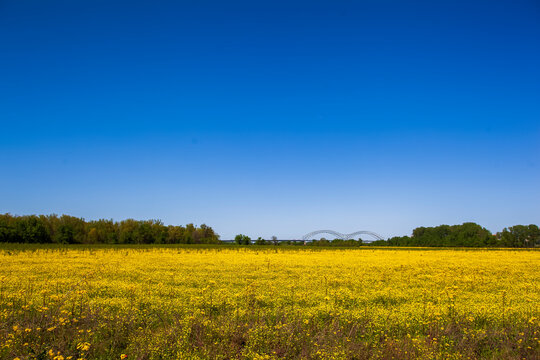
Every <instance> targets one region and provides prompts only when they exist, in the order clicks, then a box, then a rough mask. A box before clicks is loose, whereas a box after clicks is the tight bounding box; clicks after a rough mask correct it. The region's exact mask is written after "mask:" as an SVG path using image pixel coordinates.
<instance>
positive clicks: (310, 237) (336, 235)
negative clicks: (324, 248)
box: [302, 230, 384, 242]
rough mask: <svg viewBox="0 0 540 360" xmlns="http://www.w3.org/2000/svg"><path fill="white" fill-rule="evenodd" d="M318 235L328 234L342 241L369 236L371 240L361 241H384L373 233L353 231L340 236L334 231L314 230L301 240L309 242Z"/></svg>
mask: <svg viewBox="0 0 540 360" xmlns="http://www.w3.org/2000/svg"><path fill="white" fill-rule="evenodd" d="M320 234H329V235H332V236H335V238H336V239H342V240H354V239H355V238H356V237H357V236H359V235H369V236H370V237H372V239H366V240H364V239H362V240H364V241H365V242H371V241H374V240H384V238H383V237H382V236H381V235H379V234H377V233H375V232H373V231H367V230H361V231H355V232H353V233H350V234H342V233H339V232H337V231H334V230H316V231H312V232H310V233H307V234H306V235H304V236H302V240H303V241H309V240H311V239H313V238H314V236H315V235H320Z"/></svg>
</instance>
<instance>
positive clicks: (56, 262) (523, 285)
mask: <svg viewBox="0 0 540 360" xmlns="http://www.w3.org/2000/svg"><path fill="white" fill-rule="evenodd" d="M539 265H540V251H534V250H530V251H517V250H447V249H445V250H431V249H429V250H428V249H424V250H418V249H375V248H367V247H366V248H360V249H338V250H336V249H332V250H330V249H309V248H303V247H302V248H300V247H294V248H286V247H249V248H247V247H246V248H244V247H225V246H223V247H213V248H203V247H139V248H137V247H131V248H127V247H124V248H122V247H110V248H106V247H102V248H92V247H87V248H80V247H79V248H77V247H59V248H46V247H26V248H23V249H17V248H3V249H2V248H0V358H1V359H10V360H11V359H20V360H23V359H44V360H45V359H47V360H52V359H55V360H67V359H74V360H75V359H126V358H127V359H282V358H287V359H392V358H394V359H478V358H486V359H539V358H540V325H539V324H540V320H539V319H538V318H539V317H540V314H539V311H540V308H539V304H540V266H539Z"/></svg>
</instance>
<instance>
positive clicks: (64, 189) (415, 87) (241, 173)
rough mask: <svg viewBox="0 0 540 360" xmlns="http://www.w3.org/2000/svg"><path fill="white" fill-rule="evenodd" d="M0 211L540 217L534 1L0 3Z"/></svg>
mask: <svg viewBox="0 0 540 360" xmlns="http://www.w3.org/2000/svg"><path fill="white" fill-rule="evenodd" d="M0 34H1V35H2V36H0V124H1V131H0V212H2V213H5V212H9V213H12V214H19V215H23V214H36V213H37V214H49V213H57V214H63V213H66V214H70V215H74V216H79V217H84V218H85V219H87V220H89V219H98V218H113V219H115V220H121V219H125V218H136V219H150V218H152V219H161V220H163V221H164V222H165V223H166V224H186V223H190V222H193V223H195V224H202V223H206V224H208V225H210V226H212V227H213V228H214V229H215V230H216V231H217V232H218V233H219V234H221V236H222V238H231V237H233V236H234V235H235V234H238V233H244V234H248V235H250V236H252V237H257V236H263V237H266V238H269V237H270V236H272V235H276V236H278V237H279V238H299V237H301V236H302V235H303V234H305V233H307V232H309V231H312V230H316V229H321V228H328V229H334V230H336V231H340V232H345V233H347V232H353V231H356V230H371V231H375V232H377V233H380V234H381V235H383V236H385V237H389V236H394V235H405V234H410V232H411V231H412V229H413V228H415V227H417V226H434V225H439V224H457V223H461V222H465V221H474V222H478V223H480V224H481V225H483V226H485V227H487V228H488V229H489V230H491V231H493V232H496V231H500V230H501V229H502V228H503V227H506V226H511V225H515V224H529V223H536V224H538V223H540V221H539V218H540V186H539V185H538V184H540V66H538V64H540V5H539V3H538V2H536V1H533V0H529V1H525V0H517V1H425V2H404V1H385V0H380V1H375V0H370V1H354V2H353V1H340V2H336V1H309V2H307V1H306V2H302V1H268V2H266V1H260V2H259V1H255V2H254V1H250V2H237V1H231V2H223V1H220V2H213V1H175V2H167V1H161V2H150V1H145V2H143V1H75V2H74V1H55V0H50V1H45V2H43V1H26V0H17V1H15V0H3V1H0Z"/></svg>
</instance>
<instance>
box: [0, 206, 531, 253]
mask: <svg viewBox="0 0 540 360" xmlns="http://www.w3.org/2000/svg"><path fill="white" fill-rule="evenodd" d="M234 240H235V243H236V244H238V245H252V244H254V245H279V244H282V243H281V242H278V241H277V238H276V237H275V236H273V237H272V239H271V240H265V239H263V238H261V237H259V238H258V239H257V240H255V241H252V240H251V238H250V237H249V236H247V235H242V234H239V235H237V236H236V237H235V239H234ZM0 243H44V244H46V243H57V244H221V243H222V242H221V241H220V240H219V235H218V234H216V233H215V232H214V230H213V229H212V228H211V227H209V226H207V225H205V224H202V225H201V226H199V227H197V226H195V225H193V224H187V225H186V226H174V225H164V224H163V222H161V221H160V220H134V219H127V220H122V221H120V222H116V221H113V220H106V219H100V220H92V221H85V220H84V219H82V218H78V217H74V216H69V215H62V216H58V215H55V214H53V215H26V216H15V215H11V214H3V215H2V214H0ZM286 244H287V243H286ZM288 245H304V243H302V242H289V243H288ZM305 245H309V246H347V247H356V246H364V245H373V246H427V247H429V246H432V247H517V248H520V247H521V248H526V247H538V246H540V229H539V228H538V226H537V225H533V224H531V225H514V226H511V227H508V228H504V229H503V230H502V231H500V232H498V233H496V234H492V233H491V232H490V231H489V230H487V229H486V228H484V227H482V226H480V225H478V224H476V223H472V222H467V223H463V224H461V225H439V226H435V227H423V226H421V227H417V228H416V229H414V230H413V232H412V235H411V236H396V237H392V238H389V239H388V240H377V241H373V242H370V243H366V242H364V241H362V239H358V240H350V239H349V240H344V239H334V240H327V239H324V238H321V239H319V240H313V241H310V242H308V243H306V244H305Z"/></svg>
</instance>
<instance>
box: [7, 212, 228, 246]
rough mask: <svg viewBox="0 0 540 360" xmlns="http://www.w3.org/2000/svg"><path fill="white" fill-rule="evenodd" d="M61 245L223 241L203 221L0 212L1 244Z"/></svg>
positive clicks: (211, 242) (208, 242)
mask: <svg viewBox="0 0 540 360" xmlns="http://www.w3.org/2000/svg"><path fill="white" fill-rule="evenodd" d="M2 242H6V243H42V244H47V243H57V244H219V243H221V242H220V241H219V235H218V234H216V233H215V232H214V230H213V229H212V228H211V227H209V226H207V225H205V224H202V225H201V226H199V227H197V226H195V225H193V224H187V225H186V226H174V225H168V226H166V225H164V224H163V222H161V221H160V220H134V219H127V220H123V221H120V222H116V221H113V220H106V219H100V220H93V221H85V220H84V219H82V218H78V217H74V216H69V215H62V216H58V215H54V214H53V215H27V216H14V215H11V214H3V215H2V214H0V243H2Z"/></svg>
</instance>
